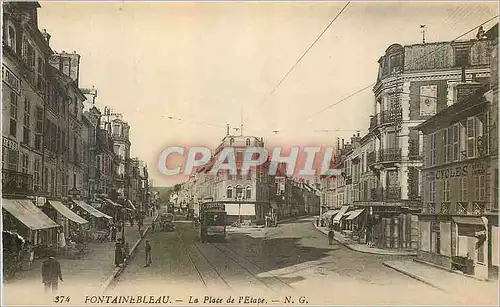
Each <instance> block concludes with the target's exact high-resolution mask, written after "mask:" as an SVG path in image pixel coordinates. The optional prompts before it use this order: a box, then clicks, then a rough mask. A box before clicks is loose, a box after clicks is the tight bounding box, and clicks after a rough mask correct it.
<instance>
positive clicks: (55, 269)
mask: <svg viewBox="0 0 500 307" xmlns="http://www.w3.org/2000/svg"><path fill="white" fill-rule="evenodd" d="M59 280H61V282H62V281H63V278H62V273H61V265H60V264H59V261H57V260H56V259H55V252H51V253H49V258H48V259H47V260H45V261H44V262H43V263H42V282H43V284H44V288H45V293H47V292H48V291H49V290H50V289H51V288H52V293H55V292H57V284H58V281H59Z"/></svg>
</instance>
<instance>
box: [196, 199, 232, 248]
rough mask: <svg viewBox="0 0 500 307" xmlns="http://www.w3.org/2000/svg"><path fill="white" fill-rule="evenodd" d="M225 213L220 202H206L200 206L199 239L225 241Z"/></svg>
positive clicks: (203, 240)
mask: <svg viewBox="0 0 500 307" xmlns="http://www.w3.org/2000/svg"><path fill="white" fill-rule="evenodd" d="M226 225H227V213H226V210H225V205H224V203H222V202H214V201H208V202H204V203H202V204H201V205H200V239H201V242H202V243H204V242H206V241H209V240H211V239H217V240H218V241H225V240H226Z"/></svg>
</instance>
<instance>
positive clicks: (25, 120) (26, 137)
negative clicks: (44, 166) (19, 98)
mask: <svg viewBox="0 0 500 307" xmlns="http://www.w3.org/2000/svg"><path fill="white" fill-rule="evenodd" d="M30 110H31V102H30V101H29V100H28V99H24V117H23V124H24V126H23V143H25V144H29V143H30V116H31V111H30Z"/></svg>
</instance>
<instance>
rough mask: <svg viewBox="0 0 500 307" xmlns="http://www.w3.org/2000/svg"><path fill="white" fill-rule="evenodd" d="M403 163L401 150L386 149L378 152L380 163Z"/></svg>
mask: <svg viewBox="0 0 500 307" xmlns="http://www.w3.org/2000/svg"><path fill="white" fill-rule="evenodd" d="M398 161H401V148H386V149H380V150H379V151H378V162H398Z"/></svg>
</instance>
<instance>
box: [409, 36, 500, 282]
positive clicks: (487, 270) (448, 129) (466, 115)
mask: <svg viewBox="0 0 500 307" xmlns="http://www.w3.org/2000/svg"><path fill="white" fill-rule="evenodd" d="M497 27H498V26H497ZM496 29H497V28H496ZM495 31H498V30H495ZM497 35H498V34H495V37H496V36H497ZM478 39H480V40H484V41H487V42H489V41H490V40H489V39H488V38H487V36H486V35H485V36H479V37H478ZM494 52H495V51H493V52H491V53H490V54H489V55H490V56H491V57H492V60H493V59H494V56H495V53H494ZM495 69H497V68H496V67H492V71H494V70H495ZM466 73H467V70H463V72H462V74H463V77H462V82H461V83H459V84H457V85H456V88H457V90H458V95H457V101H456V103H454V104H453V105H451V106H449V107H447V108H446V109H444V110H442V111H441V112H439V113H438V114H436V115H435V116H433V117H431V118H430V119H428V120H426V121H425V122H424V123H423V124H421V125H420V126H419V129H420V130H421V131H422V132H423V133H424V148H425V157H426V159H425V162H424V168H423V169H422V178H423V180H424V182H425V184H424V187H423V188H424V193H423V200H424V207H423V212H422V214H421V215H420V236H421V238H420V247H419V258H421V259H422V260H425V261H429V262H432V263H435V264H438V265H440V266H443V267H446V268H449V269H456V270H461V271H463V272H465V273H467V274H471V275H475V276H477V277H480V278H485V279H487V278H492V277H495V278H498V248H497V247H498V245H497V244H498V175H497V173H498V165H497V164H496V163H497V161H496V157H497V143H492V142H495V141H496V140H495V138H496V131H495V130H494V129H492V128H493V127H494V126H492V125H493V123H494V122H495V121H496V119H497V118H498V113H496V114H494V112H498V110H497V109H496V108H495V102H494V101H493V100H491V101H488V99H487V97H486V96H487V95H485V94H486V93H488V92H490V91H491V90H493V89H491V85H492V83H490V82H489V80H488V82H479V81H477V80H470V81H469V80H467V78H466V77H465V75H466ZM493 82H494V83H497V82H496V81H493ZM491 117H492V118H493V120H492V119H491Z"/></svg>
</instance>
